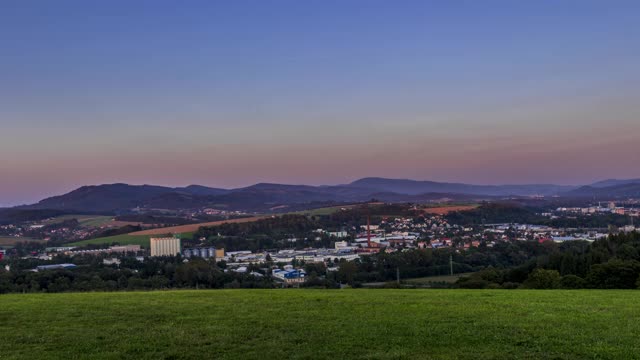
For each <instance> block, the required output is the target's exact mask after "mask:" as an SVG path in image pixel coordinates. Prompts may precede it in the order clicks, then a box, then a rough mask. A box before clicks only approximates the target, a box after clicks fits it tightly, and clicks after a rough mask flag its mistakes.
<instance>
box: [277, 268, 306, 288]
mask: <svg viewBox="0 0 640 360" xmlns="http://www.w3.org/2000/svg"><path fill="white" fill-rule="evenodd" d="M272 274H273V277H274V278H275V279H276V280H279V281H282V282H283V283H285V284H301V283H303V282H304V280H305V275H306V273H305V272H304V270H302V269H292V268H287V269H285V270H274V271H273V273H272Z"/></svg>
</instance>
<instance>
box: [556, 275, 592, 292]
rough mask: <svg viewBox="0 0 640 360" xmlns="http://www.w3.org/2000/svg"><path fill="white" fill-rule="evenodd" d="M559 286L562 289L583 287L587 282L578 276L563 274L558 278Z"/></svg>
mask: <svg viewBox="0 0 640 360" xmlns="http://www.w3.org/2000/svg"><path fill="white" fill-rule="evenodd" d="M560 286H561V287H562V288H563V289H584V288H585V287H587V282H586V281H585V280H584V279H583V278H581V277H580V276H576V275H565V276H563V277H562V278H561V279H560Z"/></svg>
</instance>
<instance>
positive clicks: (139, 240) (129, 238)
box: [65, 234, 151, 249]
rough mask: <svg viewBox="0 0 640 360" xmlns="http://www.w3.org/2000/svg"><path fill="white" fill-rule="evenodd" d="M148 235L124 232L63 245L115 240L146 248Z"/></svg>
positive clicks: (121, 243) (123, 243) (109, 242)
mask: <svg viewBox="0 0 640 360" xmlns="http://www.w3.org/2000/svg"><path fill="white" fill-rule="evenodd" d="M150 237H151V236H149V235H147V236H145V235H129V234H124V235H116V236H109V237H102V238H97V239H89V240H82V241H78V242H74V243H70V244H65V245H68V246H83V245H89V244H111V243H114V242H117V243H119V244H120V245H140V246H143V247H145V248H147V249H148V248H149V238H150Z"/></svg>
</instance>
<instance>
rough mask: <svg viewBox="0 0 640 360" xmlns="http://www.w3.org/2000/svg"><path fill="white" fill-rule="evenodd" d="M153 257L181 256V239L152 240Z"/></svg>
mask: <svg viewBox="0 0 640 360" xmlns="http://www.w3.org/2000/svg"><path fill="white" fill-rule="evenodd" d="M149 241H150V243H151V256H176V255H178V254H180V252H181V251H180V239H178V238H173V237H168V238H151V239H149Z"/></svg>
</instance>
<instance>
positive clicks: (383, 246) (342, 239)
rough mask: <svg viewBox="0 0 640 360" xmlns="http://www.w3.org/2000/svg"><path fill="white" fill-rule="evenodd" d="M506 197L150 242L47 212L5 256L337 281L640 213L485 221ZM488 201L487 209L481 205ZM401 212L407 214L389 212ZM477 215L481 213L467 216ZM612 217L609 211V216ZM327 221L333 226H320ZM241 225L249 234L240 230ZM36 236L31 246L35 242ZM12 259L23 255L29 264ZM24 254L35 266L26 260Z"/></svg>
mask: <svg viewBox="0 0 640 360" xmlns="http://www.w3.org/2000/svg"><path fill="white" fill-rule="evenodd" d="M503 206H504V205H500V204H490V203H488V204H484V205H473V206H469V207H466V208H464V209H465V210H464V211H454V212H448V211H444V212H442V213H439V211H434V209H436V210H437V209H440V208H433V207H429V206H427V207H424V206H420V205H412V204H404V205H403V204H384V205H382V206H376V205H369V206H367V205H363V206H359V207H356V208H341V209H340V210H337V212H335V213H333V214H332V215H331V216H329V217H317V218H318V219H315V217H313V216H312V217H308V216H304V215H279V216H276V215H273V216H271V217H267V218H265V219H264V220H258V221H257V222H255V223H247V224H255V225H252V226H253V227H254V228H255V229H253V230H248V231H247V229H243V228H240V227H238V226H239V225H233V224H229V225H227V224H223V225H221V226H219V227H213V228H201V229H200V230H199V231H197V232H196V233H194V234H193V235H192V236H191V237H190V238H188V237H184V236H181V235H179V234H175V235H169V236H160V237H154V236H151V237H149V239H148V241H149V242H148V246H147V245H141V244H129V245H127V244H111V245H110V244H105V245H106V246H99V245H84V246H82V245H80V246H77V245H73V244H72V243H71V244H70V243H69V242H70V241H74V240H76V239H77V238H76V237H75V236H74V235H70V237H69V240H66V243H65V241H60V240H58V239H59V238H55V239H57V240H53V239H54V238H53V236H52V235H55V234H59V235H62V236H63V237H64V234H68V231H69V229H70V227H67V226H69V224H72V226H73V228H74V230H73V231H74V232H72V233H71V234H75V233H77V232H79V231H85V230H82V228H81V227H78V222H77V220H75V219H73V220H69V219H67V218H65V219H64V220H63V221H62V222H60V223H55V222H53V223H52V219H47V220H45V221H41V222H26V223H23V224H8V225H2V227H1V229H2V231H3V232H4V233H5V234H12V235H13V236H15V237H16V238H19V235H20V234H34V232H35V233H37V232H38V231H40V236H41V237H43V238H44V239H43V240H44V241H43V242H39V243H29V242H27V243H19V245H18V246H15V247H10V248H6V249H3V250H2V251H1V252H0V256H2V257H3V258H4V260H5V261H4V262H5V263H6V265H5V269H6V270H7V271H9V270H11V266H12V264H14V266H17V267H18V268H20V269H22V270H24V271H27V270H29V271H35V272H37V271H48V270H58V269H65V270H69V269H73V268H76V267H77V266H82V264H83V263H85V264H86V263H87V262H90V263H95V261H94V260H87V259H90V258H95V259H97V260H98V261H101V266H104V267H110V268H116V269H119V268H122V267H126V266H128V265H127V264H131V261H134V262H139V263H144V262H145V261H147V262H148V261H149V259H160V260H161V261H164V260H162V259H166V261H169V262H175V261H179V262H182V263H184V264H186V263H189V262H191V261H196V260H200V261H207V262H209V263H210V264H211V266H213V267H215V268H218V269H220V271H222V272H223V273H226V274H230V275H232V276H231V277H230V278H234V279H238V278H244V279H246V278H253V279H257V278H259V280H260V283H261V284H263V285H264V284H265V281H271V282H272V286H286V287H288V286H295V287H298V286H302V285H304V284H305V283H306V282H307V280H308V279H309V278H310V277H309V275H310V274H309V273H310V272H313V281H315V282H314V283H316V284H317V283H318V281H319V280H320V281H326V280H327V279H331V280H332V281H335V280H338V281H336V282H337V283H338V284H340V281H341V280H345V281H348V280H349V278H350V277H349V276H346V275H345V274H344V272H345V271H344V269H347V268H351V266H347V265H345V264H348V263H356V264H363V263H366V262H368V261H370V260H367V258H369V257H371V256H374V257H376V256H378V255H379V254H390V255H391V254H395V253H408V252H412V251H420V250H430V251H439V250H440V251H446V252H447V253H451V257H452V258H453V256H454V255H456V256H462V255H461V254H464V253H468V252H469V251H471V250H473V249H478V248H482V249H487V250H483V251H491V249H492V248H494V247H499V246H500V245H501V244H517V243H521V244H528V243H537V244H544V243H547V242H549V243H556V244H563V243H567V242H575V243H580V242H587V243H591V242H594V241H596V240H599V239H606V238H607V237H608V236H609V234H610V233H612V232H614V233H631V232H634V231H636V230H638V229H637V228H636V227H635V226H634V225H633V224H634V219H636V221H635V223H636V224H637V223H638V221H637V218H638V215H639V209H638V208H637V207H636V206H637V204H634V203H631V204H628V205H626V206H616V204H615V203H613V202H609V203H607V204H606V206H601V205H593V206H587V207H558V208H555V209H548V210H544V211H541V212H539V213H534V212H527V213H526V214H523V216H522V218H521V219H522V220H526V219H530V218H535V219H542V220H540V222H542V224H541V223H535V224H533V223H519V222H504V223H486V222H485V221H486V220H494V219H496V218H489V219H486V218H485V216H486V215H487V214H490V212H495V211H498V212H504V213H511V212H513V208H512V207H511V206H506V207H504V208H503ZM442 208H444V209H447V206H446V205H444V206H442ZM451 209H455V208H454V207H451ZM518 209H520V208H518ZM481 210H482V211H483V212H479V211H481ZM394 212H395V213H398V214H399V215H391V216H390V215H387V214H385V213H394ZM474 212H479V213H478V214H475V213H474ZM485 213H487V214H485ZM354 216H355V218H353V217H354ZM469 216H476V217H478V216H480V217H481V218H479V219H477V218H473V217H471V218H468V217H469ZM489 216H490V215H489ZM602 216H616V220H617V221H618V222H620V223H621V224H625V223H626V225H621V226H613V225H608V226H604V227H603V226H601V225H599V222H598V221H596V222H595V224H596V225H594V226H593V227H584V226H582V227H573V221H574V220H575V219H576V218H577V217H580V221H582V222H583V223H585V224H587V223H589V222H590V221H593V219H600V218H601V217H602ZM498 218H499V217H498ZM311 219H314V220H311ZM358 219H360V221H358ZM457 219H460V221H457ZM362 220H364V221H362ZM604 221H609V220H608V218H605V219H604ZM45 224H47V225H45ZM323 224H324V225H326V226H325V227H317V225H323ZM110 226H113V223H110V222H107V223H105V224H104V225H103V227H110ZM125 226H128V225H125ZM233 226H236V227H233ZM247 226H248V225H247ZM273 227H282V229H281V230H282V231H280V232H278V233H277V234H276V233H272V234H269V235H266V236H267V237H268V238H267V239H263V238H260V239H258V238H259V237H262V236H265V235H264V234H262V233H263V232H264V231H263V228H269V229H271V228H273ZM248 229H251V228H250V227H248ZM294 229H295V230H294ZM106 230H108V229H106ZM91 231H105V228H102V229H101V228H98V230H96V229H95V228H94V229H93V230H91ZM254 232H255V234H254ZM222 233H224V235H223V234H222ZM238 233H240V234H244V235H243V236H242V237H240V238H238V237H237V235H238ZM28 244H31V246H27V245H28ZM58 244H59V245H58ZM242 244H247V245H246V246H247V248H242V246H243V245H242ZM256 244H264V246H257V245H256ZM56 245H57V246H56ZM0 259H1V258H0ZM78 259H83V260H78ZM12 260H21V261H22V263H20V262H17V261H12ZM154 261H157V260H154ZM26 263H29V264H31V265H33V266H31V267H30V268H25V265H24V264H26ZM74 263H78V264H74ZM451 265H452V266H451V269H450V270H451V272H453V270H454V267H453V264H451ZM138 266H142V265H138ZM457 266H458V267H460V268H464V269H465V270H469V269H471V268H469V266H467V265H465V264H459V265H457ZM134 268H135V266H134ZM341 268H342V270H343V271H342V272H341ZM439 273H442V270H439ZM445 273H446V272H445ZM451 275H453V274H451ZM364 278H366V277H364ZM363 281H364V280H363Z"/></svg>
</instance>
